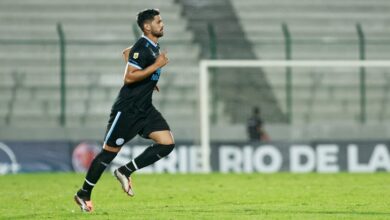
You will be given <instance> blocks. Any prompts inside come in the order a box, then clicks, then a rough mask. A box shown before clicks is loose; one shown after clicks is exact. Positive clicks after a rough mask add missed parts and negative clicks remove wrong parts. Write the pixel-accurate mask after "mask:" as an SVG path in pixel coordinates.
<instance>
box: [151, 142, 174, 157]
mask: <svg viewBox="0 0 390 220" xmlns="http://www.w3.org/2000/svg"><path fill="white" fill-rule="evenodd" d="M155 147H157V148H158V149H159V152H158V156H159V157H166V156H168V155H169V154H170V153H171V152H172V151H173V149H174V148H175V144H174V143H172V144H156V145H155Z"/></svg>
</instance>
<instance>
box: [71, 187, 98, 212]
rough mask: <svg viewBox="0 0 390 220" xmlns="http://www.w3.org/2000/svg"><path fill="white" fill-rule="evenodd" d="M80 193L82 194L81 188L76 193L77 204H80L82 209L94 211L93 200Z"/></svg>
mask: <svg viewBox="0 0 390 220" xmlns="http://www.w3.org/2000/svg"><path fill="white" fill-rule="evenodd" d="M80 194H82V192H81V190H79V191H78V192H77V193H76V194H75V195H74V201H75V202H76V203H77V205H79V206H80V209H81V211H83V212H92V211H93V204H92V201H91V200H90V199H86V198H83V197H82V196H81V195H80Z"/></svg>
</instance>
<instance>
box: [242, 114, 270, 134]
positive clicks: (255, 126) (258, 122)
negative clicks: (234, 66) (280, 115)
mask: <svg viewBox="0 0 390 220" xmlns="http://www.w3.org/2000/svg"><path fill="white" fill-rule="evenodd" d="M247 132H248V137H249V140H250V141H269V140H270V138H269V136H268V134H267V132H266V131H265V130H264V128H263V120H262V119H261V117H260V109H259V107H254V108H253V112H252V116H251V117H250V118H249V119H248V122H247Z"/></svg>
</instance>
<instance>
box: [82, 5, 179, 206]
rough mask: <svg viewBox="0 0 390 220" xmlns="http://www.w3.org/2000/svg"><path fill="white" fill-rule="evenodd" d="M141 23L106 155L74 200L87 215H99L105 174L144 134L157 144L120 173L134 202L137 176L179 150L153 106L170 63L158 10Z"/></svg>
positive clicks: (140, 19) (114, 110) (145, 14)
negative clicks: (97, 199) (98, 187)
mask: <svg viewBox="0 0 390 220" xmlns="http://www.w3.org/2000/svg"><path fill="white" fill-rule="evenodd" d="M137 23H138V26H139V27H140V28H141V30H142V32H143V35H142V37H141V38H140V39H138V41H137V42H136V43H135V44H134V45H133V46H132V47H130V48H127V49H125V50H124V53H125V57H127V52H129V55H128V62H127V66H126V70H125V73H124V77H123V81H124V85H123V86H122V88H121V90H120V92H119V95H118V97H117V98H116V100H115V102H114V104H113V106H112V109H111V114H110V119H109V121H108V126H107V131H106V135H105V139H104V144H103V149H102V151H101V152H100V153H99V154H98V155H97V156H96V157H95V159H94V160H93V161H92V164H91V167H90V168H89V170H88V172H87V175H86V178H85V181H84V184H83V186H82V188H81V189H80V190H79V191H77V193H76V194H75V196H74V199H75V201H76V203H77V204H78V205H79V206H80V208H81V210H82V211H85V212H91V211H93V204H92V201H91V192H92V189H93V187H94V186H95V184H96V183H97V181H98V180H99V178H100V176H101V175H102V173H103V171H104V170H105V169H106V167H107V166H108V165H109V164H110V163H111V161H112V160H113V159H114V158H115V156H116V155H117V154H118V152H119V151H120V149H121V147H122V146H123V145H124V144H125V143H126V142H128V141H129V140H131V139H132V138H133V137H134V136H136V135H137V134H139V135H140V136H142V137H144V138H150V139H152V140H153V141H154V142H155V143H154V144H152V145H151V146H149V147H148V148H146V149H145V151H144V152H143V153H141V154H140V155H139V156H137V157H136V158H135V159H133V160H132V161H130V162H129V163H127V164H125V165H123V166H121V167H119V168H118V169H116V170H115V171H114V175H115V177H116V178H117V179H118V181H119V182H120V184H121V187H122V189H123V190H124V192H125V193H126V194H127V195H129V196H134V191H133V187H132V183H131V174H132V173H133V172H135V171H136V170H138V169H141V168H143V167H146V166H148V165H151V164H153V163H155V162H156V161H158V160H160V159H161V158H163V157H165V156H167V155H168V154H169V153H170V152H172V150H173V148H174V146H175V143H174V139H173V136H172V133H171V131H170V128H169V125H168V124H167V122H166V121H165V119H164V118H163V116H162V115H161V113H160V112H159V111H157V110H156V108H155V107H154V106H153V104H152V94H153V91H154V90H158V87H157V81H158V79H159V77H160V74H161V68H162V67H163V66H165V65H166V64H167V63H168V57H167V54H166V52H161V53H160V48H159V45H158V39H159V38H160V37H162V36H163V35H164V23H163V21H162V19H161V16H160V12H159V11H158V10H157V9H146V10H144V11H141V12H140V13H138V17H137Z"/></svg>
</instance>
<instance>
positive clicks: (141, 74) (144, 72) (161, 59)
mask: <svg viewBox="0 0 390 220" xmlns="http://www.w3.org/2000/svg"><path fill="white" fill-rule="evenodd" d="M167 63H168V57H167V53H166V52H163V53H161V54H160V55H159V56H158V57H157V59H156V61H155V62H154V63H153V64H152V65H150V66H148V67H146V68H145V69H138V68H136V67H134V66H132V65H129V64H127V67H126V70H125V73H124V77H123V81H124V83H125V84H131V83H135V82H138V81H141V80H143V79H145V78H147V77H148V76H150V75H152V73H154V72H155V71H156V70H157V69H158V68H161V67H163V66H165V65H167Z"/></svg>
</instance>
